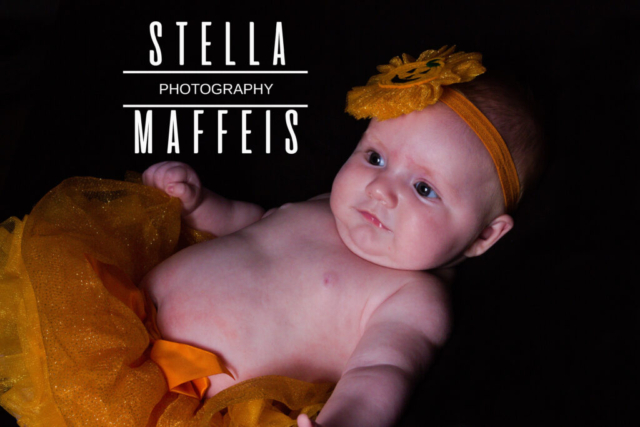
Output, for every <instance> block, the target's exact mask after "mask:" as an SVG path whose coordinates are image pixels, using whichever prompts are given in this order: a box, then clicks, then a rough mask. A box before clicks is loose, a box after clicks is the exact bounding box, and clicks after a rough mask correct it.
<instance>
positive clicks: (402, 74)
mask: <svg viewBox="0 0 640 427" xmlns="http://www.w3.org/2000/svg"><path fill="white" fill-rule="evenodd" d="M454 50H455V46H452V47H451V48H448V47H447V46H444V47H442V48H440V49H439V50H426V51H424V52H422V54H420V56H419V57H418V59H414V58H412V57H411V56H409V55H407V54H403V55H402V58H400V57H397V56H396V57H395V58H393V59H392V60H391V61H389V64H385V65H379V66H378V67H377V69H378V71H379V72H380V74H376V75H375V76H373V77H371V78H370V79H369V81H368V82H367V85H366V86H358V87H354V88H353V89H352V90H351V91H349V93H348V94H347V108H346V112H347V113H349V114H351V115H352V116H354V117H355V118H357V119H363V118H374V117H375V118H376V119H378V120H387V119H392V118H395V117H399V116H401V115H403V114H409V113H411V112H413V111H419V110H422V109H424V108H425V107H427V106H428V105H433V104H435V103H436V102H437V101H442V102H443V103H444V104H445V105H447V106H448V107H449V108H451V109H452V110H453V111H455V112H456V114H458V115H459V116H460V117H461V118H462V119H463V120H464V121H465V122H466V123H467V125H469V127H470V128H471V129H472V130H473V131H474V132H475V134H476V135H477V136H478V138H480V141H482V143H483V144H484V146H485V147H486V149H487V151H489V154H490V155H491V159H492V160H493V163H494V164H495V166H496V170H497V172H498V178H499V180H500V185H501V187H502V193H503V195H504V204H505V209H506V211H507V212H511V211H513V210H514V208H515V206H516V204H517V203H518V199H519V197H520V181H519V180H518V172H517V171H516V167H515V164H514V163H513V159H512V158H511V154H510V153H509V149H508V148H507V145H506V144H505V142H504V140H503V139H502V137H501V136H500V133H499V132H498V131H497V130H496V128H495V127H494V126H493V125H492V124H491V122H490V121H489V119H487V117H486V116H485V115H484V114H482V113H481V112H480V110H478V108H476V106H475V105H473V104H472V103H471V101H469V100H468V99H467V98H466V97H465V96H464V95H462V94H461V93H460V92H458V91H455V90H453V89H451V88H447V87H443V86H448V85H451V84H454V83H464V82H468V81H470V80H473V79H474V78H475V77H476V76H478V75H480V74H482V73H484V72H485V71H486V69H485V68H484V67H483V66H482V64H481V62H480V61H481V60H482V55H481V54H479V53H477V52H472V53H465V52H457V53H453V52H454Z"/></svg>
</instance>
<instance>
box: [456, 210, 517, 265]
mask: <svg viewBox="0 0 640 427" xmlns="http://www.w3.org/2000/svg"><path fill="white" fill-rule="evenodd" d="M512 228H513V218H511V216H510V215H507V214H502V215H500V216H499V217H496V218H495V219H494V220H493V221H491V223H490V224H489V225H487V226H486V227H485V229H484V230H482V232H481V233H480V235H479V236H478V238H477V239H476V241H475V242H473V243H472V244H471V246H469V247H468V248H467V250H466V251H464V255H465V256H466V257H469V258H470V257H474V256H478V255H482V254H483V253H485V252H486V251H488V250H489V248H490V247H491V246H493V245H494V244H495V243H496V242H497V241H498V240H500V239H501V238H502V236H504V235H505V234H507V233H508V232H509V230H511V229H512Z"/></svg>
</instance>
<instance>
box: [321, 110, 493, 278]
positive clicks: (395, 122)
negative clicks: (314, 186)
mask: <svg viewBox="0 0 640 427" xmlns="http://www.w3.org/2000/svg"><path fill="white" fill-rule="evenodd" d="M502 209H503V202H502V192H501V189H500V183H499V181H498V176H497V172H496V170H495V166H494V165H493V162H492V160H491V157H490V155H489V153H488V151H487V150H486V149H485V148H484V145H483V144H482V142H481V141H480V139H478V137H477V136H476V135H475V133H474V132H473V131H472V130H471V129H470V128H469V127H468V126H467V125H466V123H465V122H464V121H463V120H462V119H461V118H460V117H459V116H458V115H457V114H456V113H455V112H453V111H452V110H451V109H449V107H447V106H446V105H444V104H442V103H440V102H439V103H436V104H435V105H432V106H429V107H427V108H426V109H424V110H422V111H416V112H413V113H411V114H408V115H404V116H400V117H398V118H396V119H391V120H385V121H382V122H378V121H376V120H372V121H371V123H370V124H369V127H368V129H367V131H366V132H365V133H364V135H363V136H362V139H361V140H360V142H359V144H358V146H357V147H356V150H355V152H354V153H353V154H352V155H351V157H350V158H349V160H347V162H346V163H345V164H344V166H343V167H342V169H341V170H340V172H339V173H338V175H337V176H336V178H335V180H334V182H333V188H332V191H331V210H332V211H333V214H334V216H335V219H336V226H337V229H338V233H339V234H340V237H341V238H342V240H343V242H344V243H345V245H346V246H347V247H348V248H349V249H350V250H351V251H352V252H354V253H355V254H356V255H358V256H360V257H361V258H364V259H366V260H368V261H371V262H373V263H376V264H379V265H382V266H385V267H390V268H398V269H403V270H426V269H431V268H436V267H440V266H443V265H445V264H447V263H449V262H450V261H452V260H455V259H457V258H458V257H459V256H460V255H461V254H463V253H464V251H465V250H466V249H467V248H468V247H469V246H470V245H471V244H472V243H473V242H474V241H476V239H477V238H478V236H479V235H480V234H481V232H482V230H483V229H484V228H485V226H486V225H487V224H488V223H489V222H490V221H491V219H492V218H493V217H494V216H497V215H498V214H500V213H501V211H502Z"/></svg>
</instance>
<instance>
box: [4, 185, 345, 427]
mask: <svg viewBox="0 0 640 427" xmlns="http://www.w3.org/2000/svg"><path fill="white" fill-rule="evenodd" d="M206 238H207V236H206V235H204V234H202V233H199V232H196V231H193V230H191V231H185V229H184V227H181V224H180V204H179V201H178V200H177V199H171V198H169V197H167V196H166V195H165V194H163V193H162V192H160V191H158V190H155V189H152V188H149V187H144V186H142V185H139V184H135V183H130V182H120V181H111V180H100V179H93V178H72V179H69V180H67V181H65V182H63V183H62V184H60V185H59V186H58V187H56V188H55V189H53V190H52V191H50V192H49V193H48V194H47V195H46V196H45V197H44V198H43V199H42V200H41V201H40V202H39V203H38V204H37V205H36V206H35V207H34V209H33V211H32V212H31V214H30V215H28V216H27V217H25V218H24V220H22V221H20V220H19V219H17V218H10V219H9V220H7V221H5V222H4V223H2V224H1V225H0V404H1V405H2V406H3V407H4V408H5V409H6V410H7V411H9V412H10V413H12V414H13V415H14V416H16V418H17V419H18V424H20V425H24V426H26V425H28V426H47V427H55V426H111V425H113V426H176V427H177V426H185V427H186V426H216V427H218V426H219V427H234V426H238V427H240V426H243V427H244V426H247V427H249V426H256V427H257V426H273V427H277V426H283V427H284V426H287V427H288V426H295V425H296V421H295V418H296V416H297V415H298V414H299V413H305V414H307V415H309V416H311V417H314V416H315V415H317V413H318V412H319V411H320V409H321V408H322V406H323V405H324V402H326V400H327V399H328V397H329V396H330V393H331V390H332V388H333V385H332V384H311V383H306V382H302V381H298V380H295V379H291V378H286V377H280V376H267V377H260V378H254V379H251V380H248V381H244V382H241V383H239V384H237V385H235V386H233V387H230V388H228V389H226V390H223V391H222V392H220V393H218V394H217V395H215V396H213V397H212V398H210V399H208V400H206V401H202V400H199V399H197V398H194V397H190V396H188V395H187V394H180V393H175V392H172V391H170V389H169V385H168V384H167V380H168V377H167V376H166V372H163V368H161V367H160V366H159V365H158V364H157V363H156V362H154V361H153V357H152V356H151V353H152V352H153V346H152V345H150V343H152V342H156V343H157V342H158V341H159V340H160V341H161V336H160V331H157V328H156V327H155V322H154V319H153V317H154V313H153V309H152V307H150V306H149V303H148V301H146V302H145V300H144V298H143V299H142V300H141V299H140V297H139V291H138V289H137V287H136V286H135V284H137V283H139V282H140V280H141V279H142V277H143V276H144V275H145V274H146V273H147V272H148V271H149V270H150V269H151V268H153V267H154V266H155V265H157V264H158V263H159V262H161V261H162V260H164V259H166V258H167V257H169V256H170V255H171V254H173V253H175V252H176V251H177V250H179V249H180V248H181V247H183V246H185V245H188V244H192V243H196V242H198V241H201V240H203V239H206ZM96 266H97V267H96ZM105 271H106V273H105ZM114 283H115V288H114ZM114 289H115V290H114ZM173 344H177V343H173ZM170 346H171V345H170ZM169 350H171V349H169ZM196 350H198V349H196ZM206 353H208V352H206ZM209 354H210V355H212V354H211V353H209ZM212 356H215V355H212ZM196 359H199V357H196ZM201 368H202V367H199V368H198V367H196V368H194V370H195V372H196V374H199V373H201V372H202V371H201V370H200V369H201ZM189 369H191V368H188V369H187V371H188V370H189ZM205 369H209V368H208V367H206V366H205ZM212 369H219V370H222V371H223V372H224V369H225V368H224V366H223V365H220V366H219V367H218V368H215V367H213V368H212ZM169 371H171V368H169ZM189 375H191V374H189ZM187 376H188V375H187ZM196 380H197V378H196ZM196 382H197V381H196ZM187 383H189V381H187ZM174 385H175V384H174ZM187 387H189V386H187ZM194 387H196V388H197V387H198V385H197V384H195V385H194Z"/></svg>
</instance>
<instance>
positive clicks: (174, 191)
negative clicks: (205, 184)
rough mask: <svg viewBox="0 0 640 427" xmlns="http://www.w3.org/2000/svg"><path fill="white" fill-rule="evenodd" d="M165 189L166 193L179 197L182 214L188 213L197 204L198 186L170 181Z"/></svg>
mask: <svg viewBox="0 0 640 427" xmlns="http://www.w3.org/2000/svg"><path fill="white" fill-rule="evenodd" d="M165 191H166V192H167V194H168V195H170V196H173V197H177V198H179V199H180V201H181V202H182V214H183V215H188V214H190V213H191V212H192V211H193V210H194V209H195V208H196V207H197V205H198V197H199V194H198V188H197V187H194V186H193V185H190V184H187V183H184V182H176V183H171V184H169V185H168V186H167V188H166V189H165Z"/></svg>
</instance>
